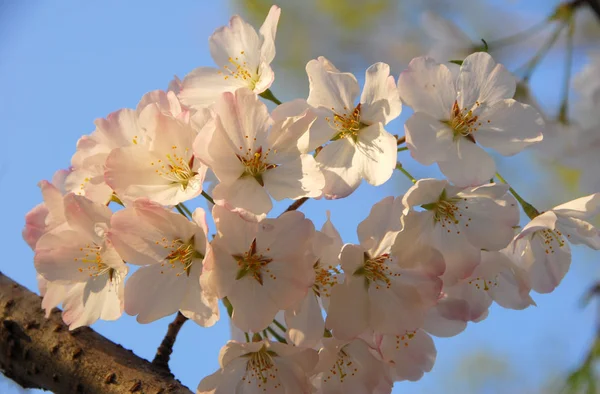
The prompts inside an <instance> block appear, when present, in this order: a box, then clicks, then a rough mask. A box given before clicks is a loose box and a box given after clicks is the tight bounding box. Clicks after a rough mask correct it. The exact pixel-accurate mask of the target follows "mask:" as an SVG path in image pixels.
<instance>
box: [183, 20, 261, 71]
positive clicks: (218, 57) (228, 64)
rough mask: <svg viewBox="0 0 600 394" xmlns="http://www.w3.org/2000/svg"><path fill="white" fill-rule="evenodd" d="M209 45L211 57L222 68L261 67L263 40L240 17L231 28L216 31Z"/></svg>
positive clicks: (230, 25) (232, 21) (220, 28)
mask: <svg viewBox="0 0 600 394" xmlns="http://www.w3.org/2000/svg"><path fill="white" fill-rule="evenodd" d="M208 45H209V47H210V55H211V56H212V58H213V60H214V61H215V63H216V64H217V65H218V66H219V67H220V68H224V69H227V68H229V69H230V70H232V71H235V70H236V64H239V65H243V67H245V68H248V69H254V70H256V68H257V67H258V65H259V62H260V47H261V39H260V38H259V37H258V34H257V32H256V30H255V29H254V27H252V25H250V24H249V23H248V22H246V21H244V20H243V19H242V18H241V17H239V16H238V15H234V16H233V17H232V18H231V19H230V20H229V26H222V27H219V28H218V29H217V30H215V32H214V33H213V34H212V35H211V36H210V38H209V39H208ZM184 83H185V81H184Z"/></svg>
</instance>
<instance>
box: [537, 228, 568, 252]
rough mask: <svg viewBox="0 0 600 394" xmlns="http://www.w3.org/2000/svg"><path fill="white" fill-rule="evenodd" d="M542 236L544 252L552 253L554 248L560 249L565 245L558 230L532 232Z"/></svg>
mask: <svg viewBox="0 0 600 394" xmlns="http://www.w3.org/2000/svg"><path fill="white" fill-rule="evenodd" d="M535 234H539V235H541V236H542V242H543V243H544V251H545V252H546V254H553V253H554V252H555V251H556V249H560V248H562V247H563V246H565V239H564V238H563V234H562V233H561V232H560V231H559V230H550V229H546V230H541V231H536V232H535V233H534V235H535Z"/></svg>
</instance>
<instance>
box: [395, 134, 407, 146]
mask: <svg viewBox="0 0 600 394" xmlns="http://www.w3.org/2000/svg"><path fill="white" fill-rule="evenodd" d="M405 142H406V136H402V137H399V138H396V145H402V144H404V143H405Z"/></svg>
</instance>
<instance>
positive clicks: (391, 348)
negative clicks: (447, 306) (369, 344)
mask: <svg viewBox="0 0 600 394" xmlns="http://www.w3.org/2000/svg"><path fill="white" fill-rule="evenodd" d="M379 348H380V351H381V354H382V356H383V359H384V360H386V361H390V362H392V366H393V367H392V371H393V376H394V380H395V381H399V380H410V381H412V382H415V381H417V380H419V379H421V378H422V377H423V374H424V373H425V372H430V371H431V369H432V368H433V364H434V363H435V359H436V356H437V351H436V349H435V345H434V343H433V339H432V338H431V337H430V336H429V335H427V333H426V332H425V331H423V330H415V331H408V332H406V333H405V334H402V335H384V336H383V338H382V341H381V345H380V346H379Z"/></svg>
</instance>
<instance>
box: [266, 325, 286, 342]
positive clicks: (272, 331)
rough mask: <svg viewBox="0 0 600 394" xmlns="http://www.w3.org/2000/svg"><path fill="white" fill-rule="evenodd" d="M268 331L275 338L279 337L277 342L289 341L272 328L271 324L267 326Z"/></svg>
mask: <svg viewBox="0 0 600 394" xmlns="http://www.w3.org/2000/svg"><path fill="white" fill-rule="evenodd" d="M267 331H268V332H269V334H271V335H272V336H273V338H275V339H277V342H281V343H285V344H287V341H286V340H285V338H284V337H282V336H281V335H279V334H278V333H277V331H275V330H273V329H272V328H271V326H269V327H267Z"/></svg>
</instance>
